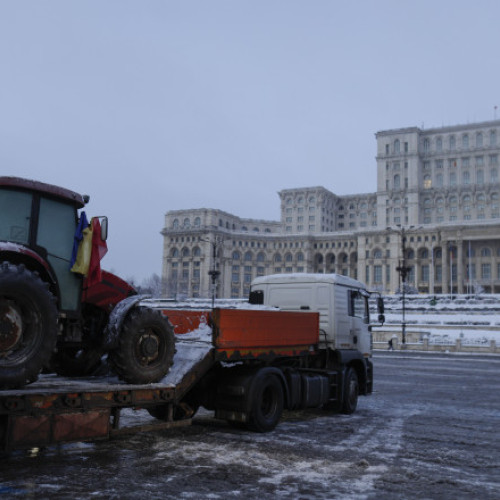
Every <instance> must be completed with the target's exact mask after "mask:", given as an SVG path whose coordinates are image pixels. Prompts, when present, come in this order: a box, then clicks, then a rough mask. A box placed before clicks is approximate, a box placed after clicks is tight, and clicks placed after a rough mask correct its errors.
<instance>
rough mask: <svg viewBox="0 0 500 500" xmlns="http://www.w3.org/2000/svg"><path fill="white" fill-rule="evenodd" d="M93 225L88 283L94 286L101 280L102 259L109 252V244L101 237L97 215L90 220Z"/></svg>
mask: <svg viewBox="0 0 500 500" xmlns="http://www.w3.org/2000/svg"><path fill="white" fill-rule="evenodd" d="M90 225H91V226H92V253H91V255H90V263H89V271H88V275H87V285H88V286H92V285H95V284H96V283H99V282H100V281H101V260H102V258H103V257H104V256H105V255H106V254H107V253H108V246H107V245H106V242H105V241H104V240H103V239H102V238H101V223H100V222H99V219H98V218H97V217H93V218H92V220H91V221H90Z"/></svg>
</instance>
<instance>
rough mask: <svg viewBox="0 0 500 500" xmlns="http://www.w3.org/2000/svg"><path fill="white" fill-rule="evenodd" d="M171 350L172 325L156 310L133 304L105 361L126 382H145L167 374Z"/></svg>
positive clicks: (172, 354)
mask: <svg viewBox="0 0 500 500" xmlns="http://www.w3.org/2000/svg"><path fill="white" fill-rule="evenodd" d="M174 351H175V339H174V332H173V329H172V326H171V325H170V323H169V322H168V321H167V320H166V319H165V318H164V317H163V316H162V314H161V313H160V311H155V310H153V309H149V308H147V307H136V308H134V309H132V310H131V311H130V313H129V314H128V316H127V318H126V319H125V320H124V322H123V325H122V328H121V331H120V335H119V339H118V346H117V348H116V349H114V350H113V351H111V352H110V353H109V361H110V364H111V366H112V368H113V369H114V371H115V372H116V373H117V374H118V376H119V377H120V378H121V379H123V380H125V381H126V382H128V383H129V384H149V383H151V382H159V381H160V380H161V379H162V378H163V377H164V376H165V375H166V374H167V372H168V370H169V369H170V366H171V365H172V361H173V359H174Z"/></svg>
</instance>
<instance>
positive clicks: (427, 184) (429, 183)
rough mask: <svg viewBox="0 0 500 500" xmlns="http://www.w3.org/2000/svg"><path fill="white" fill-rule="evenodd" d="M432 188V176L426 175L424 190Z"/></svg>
mask: <svg viewBox="0 0 500 500" xmlns="http://www.w3.org/2000/svg"><path fill="white" fill-rule="evenodd" d="M431 187H432V180H431V176H430V175H424V189H430V188H431Z"/></svg>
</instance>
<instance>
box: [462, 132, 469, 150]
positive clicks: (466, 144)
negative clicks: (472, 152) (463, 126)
mask: <svg viewBox="0 0 500 500" xmlns="http://www.w3.org/2000/svg"><path fill="white" fill-rule="evenodd" d="M462 148H463V149H469V136H468V135H467V134H464V135H463V136H462Z"/></svg>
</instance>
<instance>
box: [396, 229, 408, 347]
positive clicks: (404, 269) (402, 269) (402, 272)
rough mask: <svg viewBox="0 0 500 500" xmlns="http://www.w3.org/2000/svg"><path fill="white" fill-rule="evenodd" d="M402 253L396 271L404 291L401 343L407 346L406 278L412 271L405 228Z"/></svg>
mask: <svg viewBox="0 0 500 500" xmlns="http://www.w3.org/2000/svg"><path fill="white" fill-rule="evenodd" d="M401 253H402V254H403V255H402V259H401V260H400V261H399V266H398V267H396V271H397V272H398V273H399V276H400V277H401V283H402V289H403V296H402V300H403V322H402V325H401V328H402V331H401V342H402V344H403V345H405V344H406V277H407V276H408V273H409V272H410V270H411V267H410V266H407V265H406V234H405V229H404V227H402V228H401Z"/></svg>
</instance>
